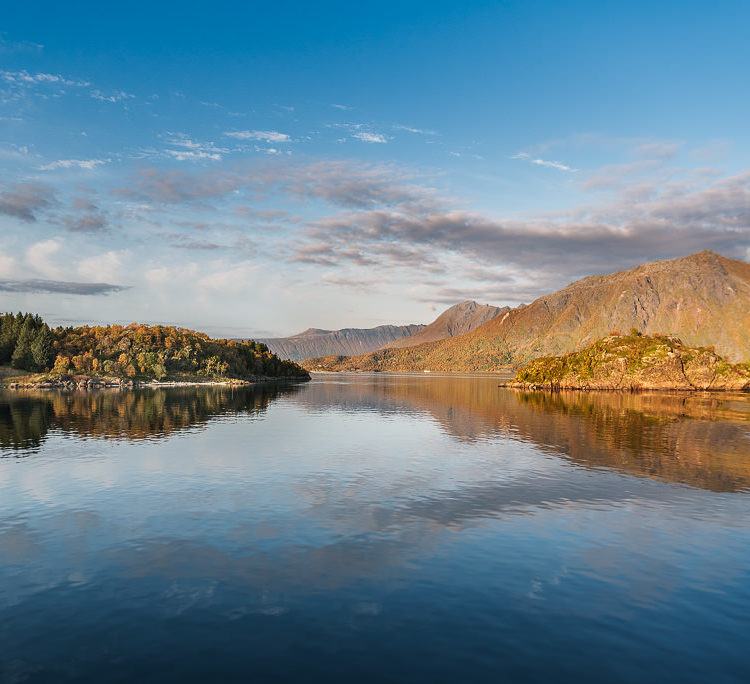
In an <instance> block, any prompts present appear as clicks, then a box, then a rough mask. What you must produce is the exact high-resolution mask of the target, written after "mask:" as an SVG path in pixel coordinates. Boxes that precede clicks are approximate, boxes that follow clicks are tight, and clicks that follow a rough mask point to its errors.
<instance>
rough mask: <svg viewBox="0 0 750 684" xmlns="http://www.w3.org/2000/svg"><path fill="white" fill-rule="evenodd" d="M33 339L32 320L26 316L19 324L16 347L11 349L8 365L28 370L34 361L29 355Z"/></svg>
mask: <svg viewBox="0 0 750 684" xmlns="http://www.w3.org/2000/svg"><path fill="white" fill-rule="evenodd" d="M33 340H34V321H33V319H32V318H31V316H28V317H27V318H26V319H25V320H24V322H23V323H22V325H21V330H20V332H19V333H18V341H17V342H16V348H15V349H14V350H13V356H11V357H10V365H11V366H13V368H18V369H20V370H30V369H31V366H32V365H33V363H34V359H33V357H32V356H31V343H32V342H33Z"/></svg>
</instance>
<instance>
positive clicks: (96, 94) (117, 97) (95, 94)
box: [91, 90, 135, 102]
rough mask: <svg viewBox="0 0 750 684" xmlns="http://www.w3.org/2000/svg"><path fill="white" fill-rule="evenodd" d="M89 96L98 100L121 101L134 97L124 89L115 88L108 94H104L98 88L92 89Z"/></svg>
mask: <svg viewBox="0 0 750 684" xmlns="http://www.w3.org/2000/svg"><path fill="white" fill-rule="evenodd" d="M91 97H92V98H94V99H95V100H99V101H100V102H122V101H124V100H132V99H134V98H135V95H133V94H132V93H126V92H125V91H124V90H115V91H113V92H112V93H111V94H110V95H105V94H104V93H102V92H101V91H100V90H92V91H91Z"/></svg>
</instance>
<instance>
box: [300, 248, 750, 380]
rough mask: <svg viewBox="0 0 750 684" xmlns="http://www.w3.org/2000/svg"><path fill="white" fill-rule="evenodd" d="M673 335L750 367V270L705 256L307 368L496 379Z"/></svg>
mask: <svg viewBox="0 0 750 684" xmlns="http://www.w3.org/2000/svg"><path fill="white" fill-rule="evenodd" d="M632 328H635V329H637V330H639V331H640V332H642V333H644V334H648V335H652V334H669V335H675V336H677V337H679V338H680V339H681V340H682V341H683V342H684V343H685V344H686V345H690V346H705V345H713V346H714V347H715V348H716V351H717V352H718V353H719V354H721V355H722V356H724V357H726V358H727V360H728V361H731V362H734V363H736V362H741V361H746V360H748V359H750V264H748V263H746V262H744V261H738V260H735V259H728V258H726V257H723V256H721V255H718V254H714V253H713V252H709V251H704V252H699V253H697V254H693V255H691V256H687V257H683V258H681V259H672V260H668V261H656V262H651V263H647V264H644V265H642V266H638V267H636V268H633V269H630V270H628V271H619V272H616V273H612V274H609V275H601V276H590V277H588V278H583V279H582V280H578V281H576V282H574V283H572V284H571V285H568V286H567V287H565V288H563V289H562V290H559V291H558V292H555V293H553V294H550V295H545V296H543V297H540V298H539V299H537V300H535V301H534V302H532V303H531V304H529V305H527V306H522V307H518V308H516V309H512V310H506V311H505V312H504V313H502V314H500V315H498V316H496V317H495V318H492V319H491V320H489V321H488V322H486V323H484V324H483V325H481V326H479V327H478V328H476V329H474V330H472V331H470V332H467V333H464V334H461V335H458V336H455V337H450V338H447V339H441V340H436V341H432V342H426V343H423V344H418V345H416V346H409V347H405V348H399V349H395V348H391V349H382V350H379V351H375V352H372V353H369V354H364V355H358V356H355V357H352V358H349V359H344V360H341V359H332V358H328V359H325V358H323V359H321V358H316V359H307V360H305V361H304V363H303V365H304V366H305V367H306V368H308V369H310V370H384V371H385V370H394V371H407V370H444V371H460V372H464V371H482V370H485V371H496V370H500V369H501V368H503V367H508V366H516V367H517V366H519V365H521V364H524V363H526V362H528V361H530V360H532V359H534V358H537V357H540V356H551V355H559V354H565V353H568V352H572V351H576V350H578V349H582V348H583V347H586V346H588V345H590V344H591V343H592V342H594V341H595V340H597V339H599V338H602V337H605V336H606V335H608V334H609V333H610V332H613V331H618V332H621V333H627V332H629V331H630V330H631V329H632Z"/></svg>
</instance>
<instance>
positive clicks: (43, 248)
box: [25, 238, 62, 279]
mask: <svg viewBox="0 0 750 684" xmlns="http://www.w3.org/2000/svg"><path fill="white" fill-rule="evenodd" d="M61 247H62V241H61V240H60V239H59V238H53V239H51V240H42V241H40V242H35V243H33V244H32V245H29V246H28V247H27V248H26V255H25V256H26V263H27V264H28V265H29V266H30V267H31V268H32V269H34V270H35V271H37V272H38V273H41V274H42V275H45V276H47V277H48V278H54V279H57V278H60V276H61V270H60V268H59V266H58V264H57V262H56V259H55V257H54V255H55V254H57V253H58V252H59V251H60V248H61Z"/></svg>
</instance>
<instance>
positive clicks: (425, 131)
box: [393, 124, 440, 135]
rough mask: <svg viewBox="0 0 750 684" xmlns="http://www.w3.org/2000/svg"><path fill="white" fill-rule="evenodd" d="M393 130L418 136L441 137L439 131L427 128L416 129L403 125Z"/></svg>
mask: <svg viewBox="0 0 750 684" xmlns="http://www.w3.org/2000/svg"><path fill="white" fill-rule="evenodd" d="M393 129H394V130H396V131H406V132H407V133H415V134H418V135H440V134H439V133H438V132H437V131H430V130H428V129H425V128H414V127H412V126H402V125H401V124H395V125H394V126H393Z"/></svg>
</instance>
